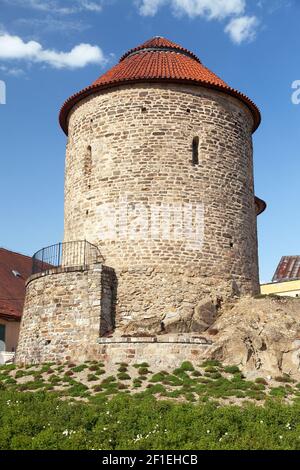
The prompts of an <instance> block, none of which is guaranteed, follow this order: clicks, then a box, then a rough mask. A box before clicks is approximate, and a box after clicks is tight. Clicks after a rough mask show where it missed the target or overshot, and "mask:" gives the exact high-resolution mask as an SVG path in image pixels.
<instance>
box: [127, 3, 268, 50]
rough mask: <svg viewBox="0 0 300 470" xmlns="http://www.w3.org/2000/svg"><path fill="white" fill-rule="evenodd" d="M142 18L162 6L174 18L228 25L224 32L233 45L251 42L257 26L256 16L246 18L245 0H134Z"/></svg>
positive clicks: (155, 11) (156, 11)
mask: <svg viewBox="0 0 300 470" xmlns="http://www.w3.org/2000/svg"><path fill="white" fill-rule="evenodd" d="M135 3H136V5H137V6H138V8H139V13H140V14H141V15H142V16H154V15H156V14H157V13H158V11H159V9H160V8H161V7H163V6H169V7H170V8H171V9H172V12H173V14H174V15H175V16H180V15H187V16H188V17H189V18H196V17H202V18H205V19H207V20H218V21H222V20H225V19H227V21H228V20H229V23H228V24H227V26H226V28H225V32H226V33H227V34H229V36H230V38H231V40H232V41H233V42H234V43H235V44H241V43H242V42H244V41H248V42H249V41H251V40H253V39H254V38H255V36H256V28H257V26H258V24H259V21H258V19H257V18H256V16H246V15H245V12H246V7H247V2H246V0H135Z"/></svg>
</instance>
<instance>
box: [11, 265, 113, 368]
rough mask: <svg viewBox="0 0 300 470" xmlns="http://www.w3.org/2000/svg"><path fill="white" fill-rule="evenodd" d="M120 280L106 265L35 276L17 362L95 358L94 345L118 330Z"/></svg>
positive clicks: (28, 291) (29, 290)
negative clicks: (115, 329)
mask: <svg viewBox="0 0 300 470" xmlns="http://www.w3.org/2000/svg"><path fill="white" fill-rule="evenodd" d="M114 289H115V279H114V272H113V270H112V269H110V268H107V267H105V266H102V265H94V266H91V267H89V268H86V267H77V268H62V269H57V270H53V271H49V272H45V273H42V274H38V275H34V276H32V277H31V278H30V279H29V280H28V282H27V287H26V298H25V306H24V313H23V317H22V322H21V331H20V338H19V344H18V348H17V353H16V362H17V363H40V362H49V361H55V362H57V361H76V362H81V361H84V360H86V359H92V357H91V355H90V345H93V344H96V341H97V339H98V338H99V335H100V334H105V333H106V332H107V331H110V330H112V328H113V324H114V318H113V316H114V309H115V291H114Z"/></svg>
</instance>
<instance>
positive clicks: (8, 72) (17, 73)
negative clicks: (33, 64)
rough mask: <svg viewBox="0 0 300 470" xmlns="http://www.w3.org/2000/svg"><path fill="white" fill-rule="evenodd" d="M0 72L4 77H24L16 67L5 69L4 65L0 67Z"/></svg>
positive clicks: (22, 72) (21, 71)
mask: <svg viewBox="0 0 300 470" xmlns="http://www.w3.org/2000/svg"><path fill="white" fill-rule="evenodd" d="M0 70H1V72H3V73H5V74H6V75H12V76H13V77H20V76H21V75H24V70H22V69H20V68H18V67H6V65H0Z"/></svg>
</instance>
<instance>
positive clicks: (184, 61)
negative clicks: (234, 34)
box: [59, 37, 261, 134]
mask: <svg viewBox="0 0 300 470" xmlns="http://www.w3.org/2000/svg"><path fill="white" fill-rule="evenodd" d="M137 82H172V83H188V84H195V85H201V86H205V87H207V88H213V89H216V90H219V91H222V92H224V93H226V94H229V95H231V96H234V97H236V98H238V99H239V100H240V101H242V102H243V103H244V104H246V106H248V108H249V109H250V111H251V112H252V115H253V118H254V127H253V132H254V131H255V130H256V129H257V128H258V126H259V124H260V120H261V117H260V112H259V110H258V108H257V107H256V105H255V104H254V103H253V102H252V101H251V100H250V99H249V98H247V96H245V95H243V94H242V93H240V92H239V91H237V90H235V89H233V88H231V87H230V86H228V85H227V83H225V82H224V81H223V80H221V78H219V77H218V76H217V75H215V74H214V73H213V72H211V71H210V70H208V69H207V68H206V67H205V66H204V65H202V63H201V62H200V60H199V59H198V57H197V56H196V55H195V54H193V53H192V52H190V51H188V50H187V49H185V48H183V47H181V46H179V45H177V44H175V43H174V42H172V41H169V40H168V39H165V38H161V37H155V38H153V39H150V40H149V41H146V42H145V43H144V44H142V45H141V46H138V47H136V48H134V49H131V50H130V51H128V52H126V53H125V54H124V55H123V56H122V57H121V59H120V62H119V63H118V64H117V65H115V66H114V67H113V68H112V69H110V70H108V72H106V73H105V74H104V75H102V76H100V77H99V78H98V79H97V80H95V81H94V82H93V83H92V85H90V86H88V87H87V88H84V89H83V90H81V91H80V92H78V93H76V94H75V95H73V96H71V97H70V98H69V99H68V100H67V101H66V102H65V103H64V105H63V106H62V108H61V111H60V116H59V121H60V125H61V127H62V129H63V130H64V132H65V133H66V134H67V133H68V115H69V112H70V111H71V109H72V107H73V106H74V105H75V104H76V103H78V102H79V101H80V100H82V99H83V98H85V97H87V96H89V95H91V94H92V93H96V92H98V91H99V90H102V89H105V88H111V87H113V86H118V85H121V84H128V83H137Z"/></svg>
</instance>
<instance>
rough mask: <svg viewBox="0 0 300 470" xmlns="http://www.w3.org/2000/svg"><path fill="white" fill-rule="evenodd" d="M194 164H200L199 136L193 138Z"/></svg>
mask: <svg viewBox="0 0 300 470" xmlns="http://www.w3.org/2000/svg"><path fill="white" fill-rule="evenodd" d="M193 165H199V137H194V138H193Z"/></svg>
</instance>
